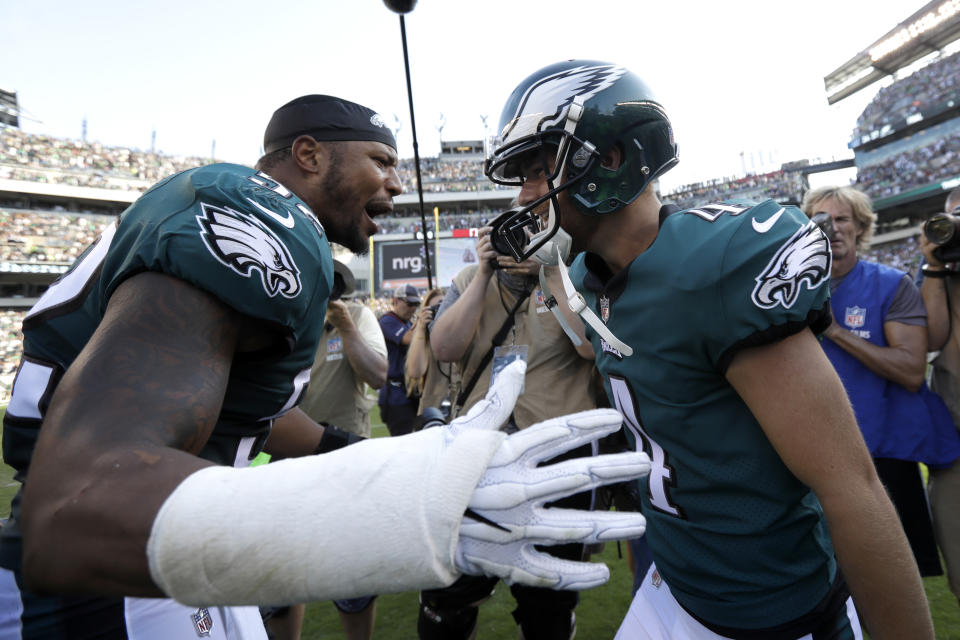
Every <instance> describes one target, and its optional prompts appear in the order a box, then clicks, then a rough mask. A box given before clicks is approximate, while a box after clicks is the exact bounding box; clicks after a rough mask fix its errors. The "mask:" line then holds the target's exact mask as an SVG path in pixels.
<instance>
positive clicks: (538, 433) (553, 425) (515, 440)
mask: <svg viewBox="0 0 960 640" xmlns="http://www.w3.org/2000/svg"><path fill="white" fill-rule="evenodd" d="M622 423H623V417H622V416H621V415H620V414H619V413H618V412H617V411H615V410H613V409H593V410H591V411H581V412H580V413H573V414H570V415H567V416H561V417H559V418H552V419H550V420H544V421H543V422H538V423H537V424H534V425H531V426H529V427H527V428H526V429H523V430H521V431H518V432H517V433H514V434H511V435H510V436H509V437H508V438H507V440H506V441H505V442H504V444H503V446H502V447H501V448H500V449H499V450H498V451H497V453H496V454H495V455H494V457H493V459H492V460H491V461H490V466H499V465H503V464H509V463H511V462H514V461H515V460H518V459H520V458H521V457H523V458H524V459H525V460H529V461H530V462H531V465H536V463H538V462H541V461H543V460H549V459H550V458H555V457H556V456H558V455H560V454H562V453H566V452H567V451H570V450H572V449H576V448H577V447H579V446H581V445H583V444H586V443H587V442H591V441H593V440H598V439H599V438H602V437H603V436H605V435H607V434H609V433H613V432H614V431H616V430H617V429H619V428H620V426H621V424H622Z"/></svg>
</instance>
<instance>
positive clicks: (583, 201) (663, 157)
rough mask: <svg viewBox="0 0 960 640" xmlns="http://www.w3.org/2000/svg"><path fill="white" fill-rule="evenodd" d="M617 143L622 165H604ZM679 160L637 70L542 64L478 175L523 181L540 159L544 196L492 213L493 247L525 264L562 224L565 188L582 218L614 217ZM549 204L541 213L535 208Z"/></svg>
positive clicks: (519, 93) (509, 106)
mask: <svg viewBox="0 0 960 640" xmlns="http://www.w3.org/2000/svg"><path fill="white" fill-rule="evenodd" d="M615 147H619V149H620V151H621V154H622V162H621V164H620V166H618V167H617V168H615V169H611V168H606V167H603V166H602V164H601V162H600V160H601V158H602V154H603V153H604V152H605V151H608V150H611V149H613V148H615ZM677 161H678V158H677V145H676V143H675V142H674V139H673V129H672V128H671V126H670V121H669V119H668V118H667V114H666V112H665V111H664V109H663V107H662V106H661V105H660V103H659V102H657V100H656V99H655V98H654V96H653V93H652V91H651V90H650V88H649V87H648V86H647V85H646V84H645V83H644V82H643V81H642V80H641V79H640V78H639V77H638V76H637V75H636V74H634V73H632V72H630V71H628V70H626V69H625V68H623V67H621V66H618V65H615V64H611V63H608V62H597V61H592V60H567V61H565V62H560V63H557V64H553V65H550V66H548V67H545V68H543V69H540V70H539V71H537V72H535V73H533V74H532V75H530V76H529V77H528V78H526V79H525V80H524V81H523V82H521V83H520V84H519V85H518V86H517V88H516V89H514V91H513V93H512V94H511V95H510V97H509V98H508V99H507V103H506V106H505V107H504V109H503V113H502V114H501V116H500V133H499V136H498V138H497V140H496V141H495V143H494V150H493V153H492V155H491V156H490V157H489V158H487V160H486V163H485V166H484V173H486V175H487V177H488V178H489V179H490V180H492V181H493V182H495V183H497V184H503V185H508V186H522V185H523V181H524V177H523V175H522V173H521V166H523V165H524V164H529V163H531V162H532V163H536V162H539V163H540V164H541V166H542V168H543V172H544V175H545V176H546V180H547V187H548V192H547V193H546V194H545V195H543V196H542V197H540V198H537V199H536V200H534V201H533V202H530V203H527V204H525V205H523V206H520V207H517V208H515V209H512V210H511V211H510V212H506V213H504V214H502V215H501V216H500V217H499V218H497V219H496V220H495V221H494V222H493V224H492V226H493V228H494V229H493V237H494V239H495V244H497V241H499V245H500V246H503V247H504V248H507V249H509V253H510V254H512V255H513V257H514V258H515V259H516V260H517V261H518V262H520V261H523V260H526V259H527V258H530V257H531V256H533V255H534V254H536V253H537V250H538V249H540V248H541V247H543V246H544V245H545V244H546V243H547V242H549V241H550V239H551V238H553V236H554V235H555V234H556V233H557V231H558V230H559V228H560V222H561V221H560V209H559V203H558V202H557V196H558V195H559V194H560V193H561V192H563V191H568V192H569V197H570V201H571V202H572V203H573V204H574V205H575V206H576V207H577V209H578V210H579V211H580V212H582V213H584V214H586V215H605V214H609V213H613V212H615V211H618V210H620V209H622V208H623V207H625V206H626V205H628V204H630V203H631V202H633V201H634V200H635V199H636V197H637V196H638V195H640V193H641V192H643V190H644V189H646V187H647V185H648V184H650V182H652V181H653V180H654V179H655V178H657V177H658V176H660V175H661V174H663V173H664V172H666V171H667V170H669V169H670V168H672V167H673V166H674V165H676V163H677ZM545 202H546V203H548V205H549V206H548V211H547V213H546V215H538V214H537V213H535V210H536V209H538V208H539V207H541V205H543V204H544V203H545ZM544 218H545V219H544ZM550 253H554V254H555V253H556V252H553V251H551V252H550Z"/></svg>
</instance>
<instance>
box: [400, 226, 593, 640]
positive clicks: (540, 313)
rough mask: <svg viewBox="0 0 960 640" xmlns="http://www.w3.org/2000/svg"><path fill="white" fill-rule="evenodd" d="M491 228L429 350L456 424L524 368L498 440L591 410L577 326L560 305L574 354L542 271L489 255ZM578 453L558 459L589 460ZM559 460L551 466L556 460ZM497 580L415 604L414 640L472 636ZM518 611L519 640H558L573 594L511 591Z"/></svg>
mask: <svg viewBox="0 0 960 640" xmlns="http://www.w3.org/2000/svg"><path fill="white" fill-rule="evenodd" d="M490 232H491V227H481V228H480V230H479V234H478V236H479V239H478V241H477V248H476V253H477V257H478V263H477V264H474V265H470V266H468V267H466V268H465V269H463V270H462V271H461V272H460V273H458V274H457V275H456V276H455V277H454V279H453V282H452V283H451V285H450V287H449V288H448V289H447V293H446V295H445V296H444V298H443V302H442V304H441V305H440V309H439V310H438V313H437V316H436V319H435V320H434V322H433V324H432V325H431V327H430V346H431V347H432V349H433V353H434V355H435V356H436V358H437V359H438V360H439V361H440V362H453V363H456V369H458V371H459V374H460V376H461V384H460V388H459V391H458V395H457V396H456V400H455V401H454V402H453V407H452V412H451V418H454V417H456V416H458V415H463V414H465V413H466V412H467V411H468V410H469V409H470V408H471V407H472V406H474V405H475V404H476V403H477V402H479V401H480V400H482V399H483V395H484V391H483V390H484V389H486V388H487V387H488V386H489V384H491V383H492V381H493V380H494V379H495V378H496V376H497V374H498V372H499V371H500V370H501V369H502V368H503V367H504V366H506V365H507V364H508V363H510V362H511V361H513V360H517V359H521V360H524V361H526V363H527V373H526V378H525V380H524V389H523V391H522V393H521V395H520V397H519V398H518V399H517V404H516V406H515V407H514V410H513V413H512V415H511V416H510V419H509V420H508V422H507V426H505V427H504V429H506V430H516V429H521V430H522V429H525V428H526V427H528V426H530V425H532V424H534V423H536V422H539V421H541V420H545V419H548V418H552V417H556V416H560V415H563V414H565V413H572V412H577V411H583V410H586V409H593V408H595V407H596V406H597V402H596V393H595V389H596V387H595V384H594V377H593V376H594V367H593V350H592V349H591V348H590V343H589V342H587V341H586V340H585V339H584V336H583V324H582V322H581V321H580V320H579V318H578V317H576V316H575V315H573V314H572V313H571V312H570V311H569V309H568V308H566V305H564V304H561V305H559V307H560V309H562V310H563V313H564V314H565V316H564V317H565V318H566V322H567V324H568V326H569V327H573V329H572V330H573V331H574V333H575V335H577V339H578V340H579V342H580V344H579V346H578V347H575V346H574V343H573V342H572V341H571V339H570V338H568V336H567V335H565V332H564V328H563V327H562V326H561V325H560V323H559V322H558V320H557V319H556V318H555V316H554V315H553V314H552V313H550V310H551V309H550V308H549V307H548V304H550V306H553V302H554V301H553V300H551V299H549V294H548V293H546V292H545V291H544V289H543V287H542V286H541V285H540V283H539V282H538V274H539V273H540V268H541V266H542V265H541V263H540V262H537V261H536V260H533V259H531V260H527V261H524V262H520V263H518V262H517V261H516V260H514V259H513V257H511V256H509V255H506V254H505V253H504V252H501V251H498V250H497V249H496V248H495V247H494V244H493V238H492V237H491V233H490ZM544 275H545V278H546V281H547V283H548V284H547V288H548V289H549V290H550V291H552V292H555V293H557V292H562V291H563V288H562V284H561V282H560V276H559V272H558V269H557V267H556V266H547V267H545V268H544ZM590 453H591V451H590V449H589V447H578V448H576V449H573V450H571V451H570V452H568V453H567V454H565V455H566V456H577V455H580V456H583V455H587V456H589V455H590ZM563 458H564V456H561V457H559V458H557V459H558V460H560V459H563ZM553 504H554V505H555V506H557V507H562V508H573V509H589V508H591V506H592V495H591V493H590V492H587V493H580V494H576V495H573V496H570V497H568V498H564V499H562V500H559V501H557V502H555V503H553ZM549 553H551V554H552V555H555V556H558V557H561V558H565V559H572V560H580V559H582V557H583V556H584V545H582V544H566V545H558V546H553V547H550V551H549ZM497 582H498V580H497V579H496V578H486V577H476V576H463V577H462V578H460V579H459V580H458V581H457V582H455V583H454V584H453V585H451V586H450V587H447V588H444V589H436V590H431V591H424V592H422V593H421V596H420V613H419V618H418V621H417V631H418V633H419V637H420V638H421V640H465V639H466V638H469V637H472V636H471V634H472V633H473V632H474V631H475V628H476V622H477V616H478V607H479V605H480V603H482V602H483V601H485V600H486V599H487V598H489V597H490V595H491V594H492V593H493V590H494V587H495V586H496V584H497ZM510 591H511V593H512V594H513V597H514V598H515V599H516V601H517V608H516V610H514V611H513V617H514V619H515V620H516V622H517V624H518V625H519V627H520V630H521V633H522V636H521V637H523V638H525V640H567V638H570V637H572V634H573V633H574V632H575V630H576V624H575V620H576V618H575V616H574V609H575V607H576V606H577V603H578V601H579V598H578V596H577V593H576V592H575V591H569V590H567V591H556V590H553V589H544V588H538V587H527V586H523V585H512V586H511V587H510Z"/></svg>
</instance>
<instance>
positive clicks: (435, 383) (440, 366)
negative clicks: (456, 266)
mask: <svg viewBox="0 0 960 640" xmlns="http://www.w3.org/2000/svg"><path fill="white" fill-rule="evenodd" d="M443 295H444V293H443V289H440V288H437V289H431V290H430V291H428V292H427V293H426V294H424V296H423V304H422V305H421V309H420V315H419V316H418V318H417V319H418V322H417V325H416V329H415V330H414V334H413V340H412V341H411V342H410V350H409V351H407V361H406V364H405V365H404V369H403V375H404V378H405V380H406V384H407V394H408V395H410V396H419V398H420V404H419V408H418V410H417V415H421V416H422V415H423V411H424V409H426V408H428V407H433V408H436V409H440V410H441V411H443V413H444V418H445V419H448V418H449V417H450V413H449V411H450V407H451V403H452V402H453V400H454V398H453V395H454V394H455V393H456V384H457V382H458V381H459V372H458V371H457V367H455V366H454V365H453V364H451V363H449V362H439V361H438V360H437V357H436V356H435V355H434V354H433V349H432V348H431V346H430V323H431V321H432V320H433V318H434V317H436V313H437V310H438V309H439V308H440V303H441V302H442V301H443Z"/></svg>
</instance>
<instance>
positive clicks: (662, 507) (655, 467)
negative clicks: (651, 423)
mask: <svg viewBox="0 0 960 640" xmlns="http://www.w3.org/2000/svg"><path fill="white" fill-rule="evenodd" d="M610 390H611V392H612V393H613V402H614V405H615V407H616V409H617V411H619V412H620V415H622V416H623V421H624V422H625V423H626V425H627V428H628V429H630V432H631V433H632V434H633V437H634V439H635V440H636V442H637V450H640V448H641V447H642V448H643V450H644V451H646V453H647V455H649V456H650V462H651V465H650V475H648V476H647V491H648V495H649V497H650V504H651V505H653V507H654V508H655V509H656V510H657V511H662V512H663V513H666V514H669V515H671V516H675V517H677V518H685V517H686V516H685V515H684V513H683V509H682V508H681V507H680V506H679V505H677V504H674V503H673V501H671V500H670V488H671V487H675V486H676V485H677V478H676V474H675V471H674V469H673V467H671V466H670V464H669V462H668V461H669V456H668V455H667V452H666V451H665V450H664V449H663V447H661V446H660V445H659V444H657V443H656V442H655V441H654V440H653V438H651V437H650V435H649V434H648V433H647V432H646V431H645V430H644V428H643V424H642V423H641V421H640V418H639V416H638V412H637V403H636V401H635V400H634V398H633V393H632V392H631V391H630V386H629V385H628V384H627V381H626V380H625V379H623V378H619V377H616V376H610Z"/></svg>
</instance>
